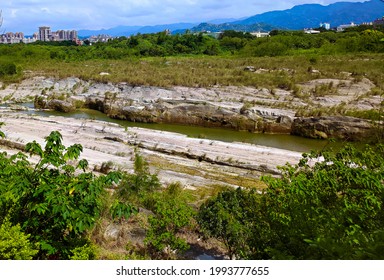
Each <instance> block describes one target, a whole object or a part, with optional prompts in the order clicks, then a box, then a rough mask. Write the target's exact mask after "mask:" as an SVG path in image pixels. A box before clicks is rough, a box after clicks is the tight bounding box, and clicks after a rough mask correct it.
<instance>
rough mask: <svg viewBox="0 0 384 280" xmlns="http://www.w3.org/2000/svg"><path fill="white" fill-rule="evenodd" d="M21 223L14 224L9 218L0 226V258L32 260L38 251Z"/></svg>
mask: <svg viewBox="0 0 384 280" xmlns="http://www.w3.org/2000/svg"><path fill="white" fill-rule="evenodd" d="M29 239H30V234H25V233H24V232H23V231H22V230H21V227H20V225H16V226H13V225H12V224H11V223H10V222H9V220H8V219H6V220H4V221H3V223H2V224H1V226H0V260H31V259H32V258H33V257H34V256H35V255H36V254H37V252H38V250H36V247H37V246H34V245H33V244H32V243H31V242H30V240H29Z"/></svg>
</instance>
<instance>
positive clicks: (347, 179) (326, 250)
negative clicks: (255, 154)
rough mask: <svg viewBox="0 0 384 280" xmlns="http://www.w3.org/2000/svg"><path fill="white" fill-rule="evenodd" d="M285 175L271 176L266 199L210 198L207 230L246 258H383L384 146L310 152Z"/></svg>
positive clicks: (244, 194) (203, 217)
mask: <svg viewBox="0 0 384 280" xmlns="http://www.w3.org/2000/svg"><path fill="white" fill-rule="evenodd" d="M282 172H283V175H282V177H281V178H272V177H265V178H264V180H265V182H266V183H267V184H268V186H269V188H268V189H267V190H266V193H265V194H263V195H259V194H257V193H255V192H252V191H251V192H249V191H247V190H241V189H238V190H231V191H227V192H224V193H221V194H219V195H218V196H216V197H214V198H212V199H210V200H208V201H207V202H206V203H205V204H203V205H202V206H201V208H200V213H199V221H200V225H201V226H202V228H203V229H204V230H205V231H206V232H207V233H208V234H209V235H211V236H215V237H218V238H221V239H222V240H224V241H225V244H226V245H227V248H228V252H229V255H233V254H234V255H236V256H237V257H242V258H249V259H383V258H384V254H383V251H382V248H383V246H384V239H383V237H384V207H383V205H384V146H383V145H378V146H375V147H366V148H365V149H363V150H358V149H355V148H353V147H352V146H347V147H345V148H344V149H342V150H341V151H339V152H337V153H331V152H321V153H311V154H306V155H304V157H303V159H302V160H301V161H300V163H299V164H297V165H295V166H290V165H287V166H284V167H282ZM225 197H226V198H225ZM247 205H252V207H249V206H247ZM246 229H248V230H249V233H248V234H244V232H245V230H246Z"/></svg>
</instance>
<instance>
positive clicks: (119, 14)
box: [0, 0, 364, 34]
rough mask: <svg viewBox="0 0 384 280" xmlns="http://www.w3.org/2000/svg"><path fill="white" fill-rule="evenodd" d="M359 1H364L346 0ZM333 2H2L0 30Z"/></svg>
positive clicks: (152, 20)
mask: <svg viewBox="0 0 384 280" xmlns="http://www.w3.org/2000/svg"><path fill="white" fill-rule="evenodd" d="M346 1H353V2H363V1H364V0H346ZM333 2H336V1H332V0H323V1H310V0H292V1H270V0H259V1H256V0H238V1H233V0H186V1H179V0H165V1H158V0H107V1H105V0H82V1H79V0H61V1H57V0H2V1H1V3H0V10H2V11H3V18H4V23H3V29H4V28H5V29H6V30H7V31H13V32H16V31H23V32H24V33H26V34H31V33H33V32H36V31H37V29H38V26H40V25H50V26H51V27H52V29H54V30H55V29H100V28H111V27H114V26H118V25H155V24H166V23H176V22H194V23H198V22H203V21H209V20H212V19H217V18H241V17H247V16H253V15H255V14H259V13H263V12H266V11H271V10H283V9H289V8H291V7H293V6H294V5H299V4H304V3H321V4H324V5H327V4H330V3H333Z"/></svg>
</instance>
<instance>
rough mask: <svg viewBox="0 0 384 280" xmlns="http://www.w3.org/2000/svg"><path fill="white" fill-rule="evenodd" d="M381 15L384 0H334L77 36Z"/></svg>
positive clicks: (304, 23) (263, 27) (310, 24)
mask: <svg viewBox="0 0 384 280" xmlns="http://www.w3.org/2000/svg"><path fill="white" fill-rule="evenodd" d="M383 16H384V0H370V1H365V2H336V3H334V4H330V5H327V6H323V5H320V4H303V5H297V6H294V7H293V8H291V9H288V10H282V11H271V12H266V13H262V14H258V15H254V16H250V17H248V18H244V19H217V20H212V21H210V22H207V23H173V24H165V25H154V26H117V27H114V28H111V29H102V30H79V31H78V35H79V36H80V37H89V36H92V35H98V34H107V35H110V36H130V35H134V34H137V33H141V34H145V33H156V32H161V31H164V30H166V29H168V30H170V31H171V32H172V33H184V32H185V31H186V30H190V31H191V32H200V31H211V32H217V31H222V30H236V31H248V32H250V31H261V32H263V31H271V30H273V29H289V30H301V29H304V28H316V27H319V24H320V23H324V22H327V23H330V24H331V27H337V26H339V25H341V24H347V23H351V22H354V23H356V24H361V23H364V22H371V21H373V20H375V19H377V18H381V17H383Z"/></svg>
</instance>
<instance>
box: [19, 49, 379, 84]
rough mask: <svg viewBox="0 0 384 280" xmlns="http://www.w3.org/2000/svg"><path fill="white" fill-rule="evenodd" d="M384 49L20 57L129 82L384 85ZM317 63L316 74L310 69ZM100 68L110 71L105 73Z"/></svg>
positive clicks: (68, 72)
mask: <svg viewBox="0 0 384 280" xmlns="http://www.w3.org/2000/svg"><path fill="white" fill-rule="evenodd" d="M383 59H384V55H382V54H374V55H370V54H364V55H361V56H356V55H354V56H351V55H338V56H334V55H324V56H319V57H318V59H317V62H316V64H315V65H312V64H311V62H310V57H309V56H308V55H295V56H283V57H261V58H256V57H255V58H244V57H220V56H218V57H204V56H193V57H167V58H161V57H154V58H142V59H139V58H134V59H125V60H89V61H82V62H76V61H72V62H65V61H54V63H53V62H52V61H42V60H37V61H33V62H31V61H28V62H27V61H20V62H19V63H20V64H22V65H21V67H22V69H23V70H24V71H27V72H28V73H29V74H28V75H31V74H30V73H35V74H39V75H41V74H44V75H46V76H53V77H56V78H65V77H71V76H76V77H79V78H81V79H85V80H94V81H98V82H113V83H119V82H127V83H129V84H132V85H150V86H160V87H170V86H175V85H179V86H189V87H209V86H213V85H223V86H227V85H233V86H254V87H265V88H273V87H289V86H291V85H293V84H296V83H303V82H306V81H309V80H311V79H313V78H314V76H316V77H315V78H343V75H345V74H344V73H345V72H350V73H353V75H354V77H356V78H359V77H363V76H366V77H368V78H369V79H370V80H372V81H374V82H375V84H376V85H377V86H378V87H380V88H382V87H383V86H384V81H383V74H382V73H384V66H383V63H382V61H383ZM246 66H253V67H255V69H265V70H267V71H262V72H260V73H259V72H257V73H255V72H250V71H244V68H245V67H246ZM309 68H310V69H316V70H318V71H319V72H318V73H316V74H315V75H314V74H313V73H312V72H310V71H308V69H309ZM101 72H107V73H109V74H110V75H105V76H101V75H100V73H101Z"/></svg>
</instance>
